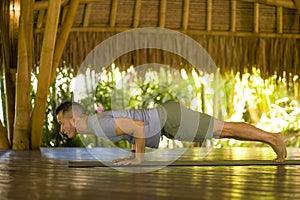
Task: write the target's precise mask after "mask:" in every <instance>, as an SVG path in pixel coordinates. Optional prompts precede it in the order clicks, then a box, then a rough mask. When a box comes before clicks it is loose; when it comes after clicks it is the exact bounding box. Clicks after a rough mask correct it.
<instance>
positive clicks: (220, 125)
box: [213, 120, 287, 162]
mask: <svg viewBox="0 0 300 200" xmlns="http://www.w3.org/2000/svg"><path fill="white" fill-rule="evenodd" d="M213 134H214V137H216V138H233V139H237V140H244V141H259V142H264V143H266V144H269V145H270V146H271V147H272V148H273V150H274V151H275V153H276V154H277V158H276V159H275V161H276V162H283V161H284V160H285V158H286V154H287V153H286V145H285V141H284V135H283V134H282V133H270V132H267V131H264V130H261V129H259V128H256V127H255V126H252V125H250V124H247V123H243V122H223V121H220V120H215V121H214V128H213Z"/></svg>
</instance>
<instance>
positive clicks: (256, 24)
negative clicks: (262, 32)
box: [253, 3, 259, 33]
mask: <svg viewBox="0 0 300 200" xmlns="http://www.w3.org/2000/svg"><path fill="white" fill-rule="evenodd" d="M253 26H254V32H255V33H258V32H259V3H254V20H253Z"/></svg>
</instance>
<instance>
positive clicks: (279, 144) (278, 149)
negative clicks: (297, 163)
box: [271, 133, 287, 162]
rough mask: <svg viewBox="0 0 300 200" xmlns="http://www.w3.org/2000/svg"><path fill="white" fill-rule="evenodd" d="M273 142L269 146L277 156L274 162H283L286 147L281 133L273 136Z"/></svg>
mask: <svg viewBox="0 0 300 200" xmlns="http://www.w3.org/2000/svg"><path fill="white" fill-rule="evenodd" d="M274 136H275V142H274V144H271V147H272V148H273V150H274V151H275V153H276V154H277V157H276V158H275V159H274V161H275V162H283V161H284V160H285V158H286V156H287V152H286V145H285V140H284V135H283V134H282V133H278V134H274Z"/></svg>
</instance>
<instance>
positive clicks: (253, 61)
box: [34, 0, 300, 75]
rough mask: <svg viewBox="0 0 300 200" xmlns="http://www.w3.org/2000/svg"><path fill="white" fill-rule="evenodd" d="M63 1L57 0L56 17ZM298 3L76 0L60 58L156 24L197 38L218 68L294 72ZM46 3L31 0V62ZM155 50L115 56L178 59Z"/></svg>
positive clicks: (76, 57)
mask: <svg viewBox="0 0 300 200" xmlns="http://www.w3.org/2000/svg"><path fill="white" fill-rule="evenodd" d="M69 3H70V1H69V0H62V8H61V15H60V23H63V21H64V17H65V14H66V11H67V9H68V6H69ZM299 5H300V1H299V0H231V1H230V0H81V1H80V5H79V7H78V10H77V12H76V17H75V20H74V23H73V27H72V32H71V34H70V36H69V41H68V43H67V45H66V48H65V51H64V54H63V60H65V61H66V62H67V63H71V64H73V65H74V66H77V67H78V66H79V65H80V64H81V62H82V61H83V59H84V58H85V57H86V56H87V54H88V53H89V52H90V51H91V50H92V49H93V48H94V47H95V46H96V45H97V44H99V43H100V42H102V41H104V40H105V39H107V38H109V37H111V36H113V35H115V34H116V33H120V32H122V31H125V30H131V29H133V28H141V27H162V28H168V29H172V30H176V31H179V32H181V33H184V34H187V35H189V36H190V37H192V38H193V39H195V40H196V41H198V42H199V43H200V44H201V45H202V46H203V47H204V48H205V49H206V50H207V51H208V53H209V54H210V55H211V57H212V58H213V60H214V61H215V62H216V64H217V66H218V67H220V68H221V71H226V70H228V69H234V70H235V71H239V70H243V69H244V67H248V66H249V67H252V66H253V65H258V66H259V67H260V68H261V69H262V70H261V71H262V72H263V75H268V74H273V73H274V72H277V73H279V74H282V73H283V71H287V72H291V73H294V74H300V67H299V65H300V59H299V55H300V16H299V13H300V6H299ZM47 7H48V1H36V2H35V16H34V20H35V24H34V26H35V51H36V53H35V55H36V56H37V57H36V58H35V60H36V62H38V60H39V55H40V49H41V44H42V38H43V33H44V27H45V19H46V15H47ZM152 53H153V52H152ZM158 54H160V53H157V55H156V56H153V55H151V53H149V52H148V51H146V50H145V51H142V53H138V54H137V55H139V56H141V57H140V58H137V55H135V54H132V53H131V54H128V55H124V56H122V59H121V60H120V59H119V61H118V62H119V64H120V65H125V66H129V65H130V64H136V65H137V64H140V63H143V62H148V61H149V59H150V61H152V62H153V61H155V62H170V61H172V60H178V59H173V58H172V55H169V56H166V55H164V54H160V56H159V55H158ZM149 57H150V58H149ZM151 57H155V59H154V60H153V59H152V60H151ZM166 57H169V59H166ZM171 64H172V63H171ZM173 64H176V63H173Z"/></svg>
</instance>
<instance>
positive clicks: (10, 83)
mask: <svg viewBox="0 0 300 200" xmlns="http://www.w3.org/2000/svg"><path fill="white" fill-rule="evenodd" d="M9 8H10V2H9V1H1V10H0V12H1V16H0V30H1V31H0V34H1V37H2V46H3V54H4V55H3V57H4V65H5V67H3V70H4V75H5V93H6V95H5V101H6V123H7V131H8V141H9V143H10V146H11V145H12V141H13V124H14V113H15V79H14V77H15V74H13V71H11V69H12V68H16V64H15V62H14V60H16V59H13V58H12V54H13V53H15V52H14V51H15V50H16V49H17V48H15V42H14V41H15V39H16V38H15V37H14V36H15V34H11V33H10V32H12V31H15V30H14V27H10V26H9V24H10V21H11V18H14V17H15V16H14V14H15V13H14V12H12V11H11V10H10V9H9ZM10 36H12V37H10Z"/></svg>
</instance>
